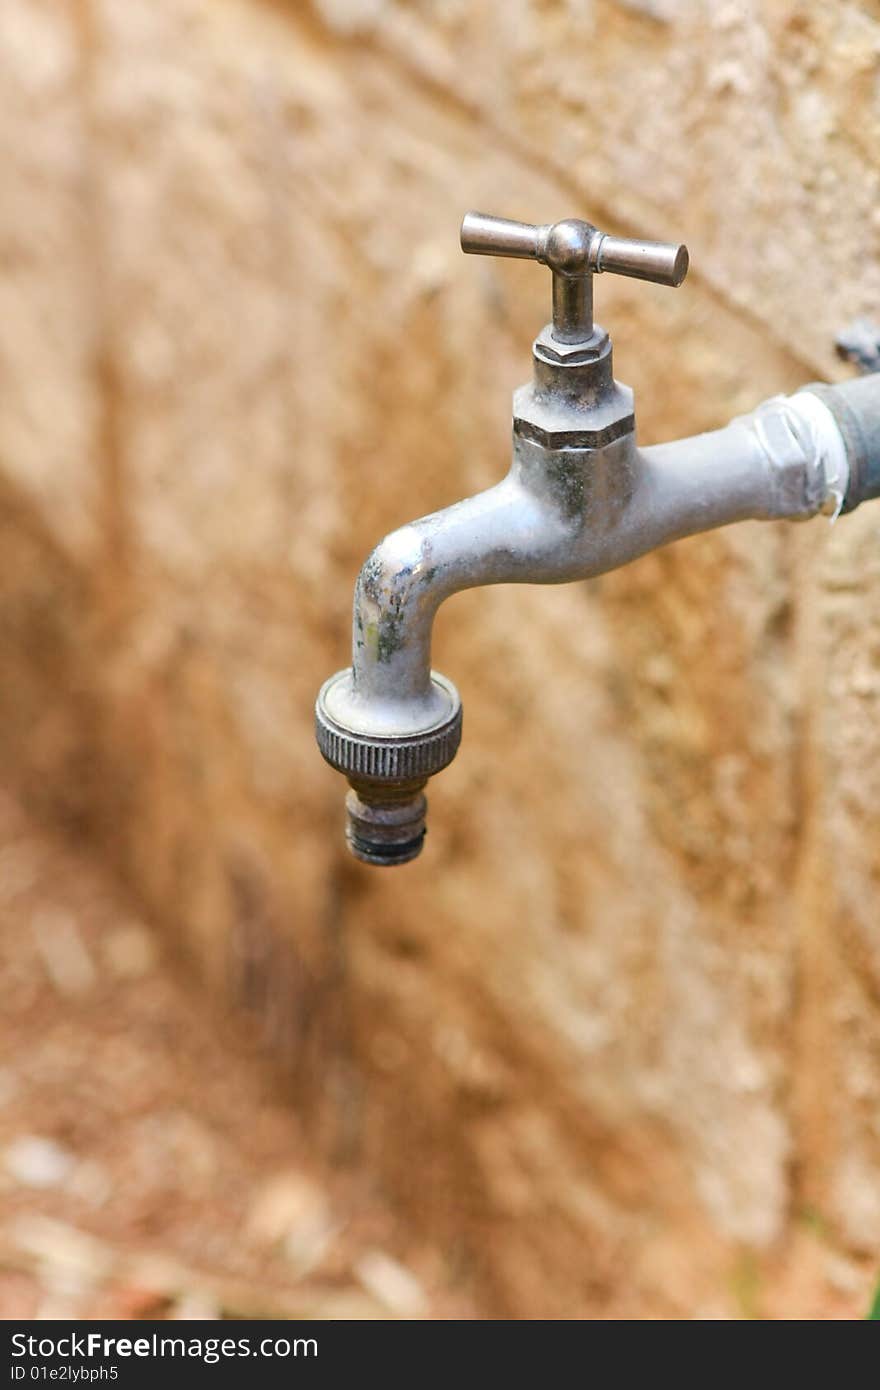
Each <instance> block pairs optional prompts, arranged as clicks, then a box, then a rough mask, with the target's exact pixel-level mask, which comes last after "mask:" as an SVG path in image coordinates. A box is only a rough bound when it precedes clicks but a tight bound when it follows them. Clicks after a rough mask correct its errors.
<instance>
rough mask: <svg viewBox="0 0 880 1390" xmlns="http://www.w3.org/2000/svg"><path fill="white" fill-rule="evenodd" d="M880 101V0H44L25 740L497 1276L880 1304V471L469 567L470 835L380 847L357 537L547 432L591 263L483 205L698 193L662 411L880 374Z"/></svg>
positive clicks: (138, 884) (434, 501) (17, 564)
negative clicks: (329, 700)
mask: <svg viewBox="0 0 880 1390" xmlns="http://www.w3.org/2000/svg"><path fill="white" fill-rule="evenodd" d="M878 151H880V7H878V6H877V5H876V4H873V3H867V0H865V3H861V4H856V3H838V4H835V5H828V4H825V3H823V0H800V3H798V2H796V0H763V3H762V2H761V0H742V3H723V2H722V0H702V2H701V3H686V2H685V0H567V2H566V0H543V3H540V2H539V0H504V3H502V0H448V3H445V4H442V5H441V4H436V3H430V0H411V2H410V3H404V2H403V0H398V2H397V3H395V2H394V0H314V2H313V3H311V4H308V3H296V2H295V0H274V3H271V2H270V0H163V3H162V4H160V5H157V4H155V3H150V0H3V4H2V7H0V168H2V170H3V197H2V200H0V383H2V390H0V537H2V544H0V554H2V565H0V757H2V764H3V766H4V768H5V770H6V775H7V779H11V780H12V781H13V782H14V783H15V785H17V786H18V788H19V789H21V791H22V792H23V794H24V795H25V796H26V798H27V799H28V801H29V803H30V805H31V806H32V807H33V808H35V809H36V811H37V812H38V813H39V814H41V815H44V816H45V817H47V818H49V819H51V820H53V821H61V823H63V824H64V825H66V826H67V827H68V828H69V829H71V830H72V831H75V832H76V833H77V834H79V835H81V836H83V837H85V838H86V839H87V841H88V842H89V843H91V844H92V845H93V846H95V847H96V849H97V851H98V852H99V853H100V854H101V855H102V856H103V857H105V858H106V859H108V860H109V861H110V862H111V863H112V864H113V865H114V867H115V868H116V870H118V872H119V873H120V874H121V875H122V876H123V878H124V880H125V881H126V882H127V884H128V885H129V891H131V892H132V893H133V894H134V895H136V896H137V898H138V899H139V900H140V902H141V903H142V905H143V906H144V909H145V911H147V913H148V914H149V915H150V917H151V918H152V920H153V921H154V922H155V923H156V924H157V926H159V925H161V926H162V927H164V929H165V930H166V932H167V933H168V936H169V938H170V939H172V940H174V941H175V942H177V943H179V945H180V948H181V953H182V955H184V956H185V957H187V958H188V961H189V966H190V970H191V977H192V978H195V979H197V980H198V981H199V982H200V984H201V986H202V987H203V988H204V989H205V990H206V991H209V992H211V993H213V994H215V995H220V994H222V993H226V992H228V993H229V995H230V996H231V997H232V998H234V999H235V1000H237V1001H238V1002H239V1003H241V1005H242V1006H243V1007H244V1009H245V1010H246V1011H249V1012H250V1013H251V1014H252V1015H253V1017H254V1018H255V1020H257V1022H258V1026H259V1028H260V1030H261V1031H262V1034H263V1036H264V1040H265V1043H266V1048H267V1053H271V1054H273V1055H274V1057H275V1058H276V1060H277V1061H278V1062H280V1063H281V1065H282V1066H283V1068H284V1073H285V1076H286V1078H287V1080H286V1082H285V1084H286V1085H287V1086H288V1088H289V1091H290V1095H291V1099H292V1101H294V1102H295V1103H296V1104H297V1105H301V1106H304V1107H305V1109H306V1112H307V1113H308V1114H309V1115H310V1116H311V1119H310V1122H309V1123H310V1131H309V1132H310V1134H311V1136H312V1142H313V1144H314V1147H315V1150H316V1152H318V1153H320V1154H321V1155H322V1156H323V1157H324V1159H325V1161H326V1162H328V1163H333V1164H351V1165H355V1166H360V1167H362V1168H363V1169H364V1170H366V1171H367V1172H369V1173H371V1174H373V1175H374V1177H375V1180H376V1182H377V1183H379V1184H381V1186H382V1188H383V1190H384V1191H385V1192H386V1193H387V1194H390V1199H391V1200H392V1201H393V1203H394V1204H395V1205H396V1207H397V1208H398V1210H399V1211H400V1213H401V1214H402V1217H403V1219H405V1220H406V1221H407V1222H408V1223H409V1224H410V1226H411V1228H412V1229H413V1231H415V1232H418V1233H419V1234H420V1236H423V1237H424V1239H426V1240H430V1241H433V1242H435V1243H436V1244H437V1246H438V1248H440V1249H442V1250H445V1251H446V1252H447V1256H448V1260H449V1262H450V1268H452V1267H453V1266H455V1264H456V1262H459V1264H462V1265H463V1266H466V1267H467V1269H468V1270H469V1271H471V1272H472V1274H473V1277H474V1278H475V1280H476V1284H477V1287H479V1289H480V1290H481V1297H482V1299H483V1307H484V1308H485V1309H486V1310H487V1311H490V1312H501V1313H512V1314H514V1315H517V1316H546V1315H549V1316H583V1315H601V1314H602V1313H603V1311H607V1310H609V1309H613V1310H614V1311H623V1312H629V1313H630V1314H631V1315H640V1314H642V1313H645V1312H648V1313H653V1314H659V1315H661V1316H675V1315H678V1314H682V1313H684V1314H694V1313H696V1314H698V1315H704V1316H714V1315H726V1314H727V1313H730V1312H733V1313H734V1314H735V1313H737V1312H738V1311H739V1312H741V1311H743V1309H744V1308H745V1311H754V1310H755V1308H757V1310H758V1311H761V1312H767V1313H769V1314H771V1315H773V1314H779V1315H782V1316H785V1315H788V1316H797V1315H799V1314H801V1313H804V1312H805V1311H809V1310H814V1309H815V1308H819V1309H820V1310H821V1309H822V1308H826V1307H828V1306H831V1304H833V1303H834V1300H835V1299H836V1300H838V1302H840V1301H841V1300H842V1303H843V1306H844V1308H847V1309H849V1310H850V1311H853V1312H857V1311H859V1310H860V1305H861V1301H863V1295H864V1288H865V1285H864V1281H863V1275H862V1271H863V1269H865V1268H867V1267H869V1266H870V1263H871V1260H872V1257H873V1256H875V1255H876V1253H877V1251H878V1247H880V944H878V943H880V932H878V926H880V911H878V904H880V884H878V877H880V722H878V718H877V704H878V696H880V618H878V615H880V508H876V509H875V508H873V507H871V506H866V507H864V508H862V510H861V511H859V512H858V513H857V514H856V515H855V516H854V517H852V518H847V519H845V520H843V521H842V522H841V523H840V524H839V525H837V526H836V527H834V528H830V527H829V526H828V524H827V522H825V521H816V522H813V523H811V524H809V525H806V526H803V527H794V526H785V525H780V526H778V527H777V526H771V525H759V524H753V525H747V526H740V527H736V528H733V529H731V530H729V531H726V532H724V533H719V534H716V535H712V536H709V537H702V538H698V539H696V540H693V541H690V542H687V543H682V544H679V545H677V546H675V547H673V548H670V549H668V550H666V551H663V552H660V553H658V554H656V555H653V556H649V557H647V558H645V559H643V560H642V561H640V562H638V563H637V564H635V565H633V566H631V567H630V568H628V569H626V570H624V571H621V572H620V573H617V574H614V575H611V576H608V577H606V578H604V579H602V580H601V581H598V582H594V583H592V584H590V585H574V586H569V587H565V588H560V589H544V590H542V589H534V590H530V589H527V588H500V589H496V590H486V591H482V592H479V591H478V592H474V593H469V594H466V595H462V596H459V597H457V598H456V599H455V600H453V601H452V602H451V603H450V604H449V605H448V606H447V607H446V608H445V609H444V610H443V612H442V614H441V616H440V619H439V621H438V624H437V636H436V650H435V659H436V662H437V665H438V666H439V667H440V669H442V670H444V671H446V672H448V673H449V674H450V675H451V676H452V677H453V678H454V679H455V680H456V682H457V683H458V684H459V686H460V689H461V691H462V694H463V698H464V701H465V706H466V709H467V728H466V736H465V742H464V745H463V748H462V752H461V754H460V756H459V759H458V760H457V762H456V763H455V764H454V765H453V767H452V768H451V769H450V770H449V772H447V773H446V774H444V775H443V777H442V778H441V779H439V780H438V781H437V783H436V784H435V787H434V792H433V796H432V811H431V834H430V839H429V843H428V848H427V851H426V853H425V854H424V856H423V857H422V859H421V860H420V861H418V862H417V863H416V864H414V865H413V866H411V867H408V868H407V869H405V870H400V871H397V872H395V873H389V874H387V875H385V874H382V873H377V872H375V871H370V870H368V869H365V868H361V867H360V866H356V865H354V864H353V863H351V862H349V861H348V860H347V859H346V857H345V854H344V849H343V846H342V840H341V833H340V817H341V792H342V787H341V782H340V779H338V778H336V777H335V776H334V775H333V774H331V773H330V772H329V770H327V769H325V768H324V767H323V765H322V764H321V763H320V760H319V759H318V757H317V754H316V752H315V749H314V746H313V741H312V731H311V706H312V701H313V698H314V694H315V690H316V688H317V685H318V683H319V682H320V680H321V679H322V678H323V677H324V676H325V675H326V674H328V673H329V672H330V671H331V670H333V669H335V668H336V667H338V666H340V665H343V664H345V661H346V654H347V645H348V638H349V621H350V616H349V606H350V594H351V585H352V581H353V578H354V575H355V573H356V571H357V568H358V566H359V564H360V562H361V560H362V558H363V556H364V554H365V553H366V551H367V549H368V548H369V546H370V545H371V544H372V543H373V542H374V541H375V540H376V539H377V538H378V537H379V536H380V535H381V534H382V533H383V532H384V531H386V530H388V529H391V528H392V527H394V526H395V525H398V524H400V523H402V522H403V521H405V520H408V519H410V518H411V517H413V516H416V515H418V514H420V513H422V512H425V511H429V510H432V509H434V508H435V507H439V506H443V505H445V504H446V503H448V502H451V501H453V500H455V499H456V498H458V497H460V496H462V495H464V494H466V493H468V492H472V491H475V490H477V489H478V488H480V487H483V486H486V485H488V484H489V483H491V482H492V481H493V480H495V479H496V478H497V477H498V476H499V475H500V473H501V472H502V471H503V469H504V468H505V467H506V459H507V454H508V447H509V446H508V432H509V397H510V393H511V390H512V389H513V388H514V387H515V386H516V385H517V384H519V382H520V381H522V380H524V379H525V378H526V376H527V374H528V371H529V355H528V348H529V343H530V340H531V337H532V336H533V334H534V332H535V331H536V330H537V328H538V327H539V326H540V324H541V323H542V322H543V319H544V318H545V317H546V313H547V303H548V293H549V287H548V284H547V277H546V274H545V273H544V272H543V271H539V270H536V269H535V268H534V267H532V266H525V265H518V264H515V263H510V262H488V261H476V260H467V261H465V260H463V259H462V258H461V256H460V253H459V251H458V249H457V227H458V221H459V218H460V216H461V213H462V212H463V210H464V209H465V208H467V207H469V206H476V207H481V208H484V209H486V210H488V211H494V212H499V213H502V214H506V215H509V216H521V217H524V218H528V219H530V220H537V221H547V220H552V219H554V218H556V217H561V216H565V215H571V214H581V215H587V216H591V217H592V218H594V219H595V220H596V221H597V222H599V223H600V224H601V225H603V226H606V227H608V228H610V229H613V230H617V231H621V232H624V233H631V234H643V235H647V236H652V235H654V236H660V237H667V236H668V237H670V238H679V237H681V238H682V239H685V240H687V242H688V244H689V246H690V249H691V257H692V265H693V270H692V274H691V276H690V278H689V279H688V281H687V283H686V285H685V287H684V288H683V289H682V290H681V291H679V292H678V293H672V292H670V291H667V290H663V289H658V288H656V287H653V286H643V285H633V284H626V283H624V282H609V281H605V280H603V281H600V282H599V285H598V290H597V298H598V312H599V317H600V319H601V321H602V322H603V323H605V324H606V326H608V327H610V328H611V329H612V331H613V333H614V335H615V341H616V354H615V361H616V369H617V373H618V375H619V376H620V377H621V378H622V379H623V380H625V381H627V382H628V383H630V384H631V385H632V386H634V387H635V389H636V392H637V408H638V418H639V427H640V433H641V438H642V439H644V440H645V441H647V442H651V441H654V440H659V439H665V438H674V437H676V435H679V434H687V433H693V432H696V431H697V430H699V429H701V428H708V427H712V426H714V425H717V424H721V423H723V422H725V421H726V420H727V419H728V418H729V417H730V415H731V414H732V413H735V412H736V411H737V410H741V409H747V408H750V407H751V406H752V405H754V404H755V403H756V402H757V401H759V400H760V399H763V398H764V397H766V396H768V395H772V394H774V393H776V392H778V391H785V390H790V389H793V388H794V387H796V386H797V385H799V384H800V383H802V382H804V381H806V380H810V379H816V378H817V377H833V376H835V375H839V374H840V371H841V369H840V367H839V365H836V364H835V362H834V359H833V354H832V351H831V345H832V342H833V338H834V335H835V333H836V331H837V330H838V328H839V327H840V326H841V325H842V324H843V323H845V322H846V321H847V320H848V319H850V318H852V317H853V316H854V315H855V314H857V313H860V312H873V313H875V314H877V312H878V298H880V205H878V196H877V195H878V185H880V153H878ZM539 755H540V757H539ZM538 767H540V768H541V770H542V772H541V776H540V778H538V777H537V776H536V770H537V769H538ZM267 1065H268V1063H267ZM863 1261H864V1265H863V1263H862V1262H863ZM823 1300H825V1302H824V1303H823Z"/></svg>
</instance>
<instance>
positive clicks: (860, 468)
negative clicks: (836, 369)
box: [806, 372, 880, 512]
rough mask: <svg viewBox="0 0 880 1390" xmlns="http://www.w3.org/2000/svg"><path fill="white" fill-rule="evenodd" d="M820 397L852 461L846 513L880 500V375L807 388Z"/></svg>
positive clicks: (816, 384) (879, 373) (812, 385)
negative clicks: (871, 500)
mask: <svg viewBox="0 0 880 1390" xmlns="http://www.w3.org/2000/svg"><path fill="white" fill-rule="evenodd" d="M806 389H807V390H809V391H811V392H812V393H813V395H815V396H818V397H819V399H820V400H821V401H822V402H823V404H824V405H826V406H827V407H828V409H829V410H830V411H831V413H832V415H833V416H834V418H835V420H836V421H837V425H838V428H839V430H840V433H841V434H842V436H843V441H844V444H845V445H846V453H847V458H848V460H849V486H848V488H847V490H846V497H845V498H844V501H843V508H842V510H843V511H844V512H852V511H855V509H856V507H857V506H858V505H859V503H860V502H867V501H868V500H869V499H870V498H872V497H880V372H873V373H869V374H868V375H867V376H860V377H854V378H853V380H852V381H841V382H838V383H837V385H836V386H826V385H824V383H820V382H817V383H815V384H811V385H810V386H808V387H807V388H806Z"/></svg>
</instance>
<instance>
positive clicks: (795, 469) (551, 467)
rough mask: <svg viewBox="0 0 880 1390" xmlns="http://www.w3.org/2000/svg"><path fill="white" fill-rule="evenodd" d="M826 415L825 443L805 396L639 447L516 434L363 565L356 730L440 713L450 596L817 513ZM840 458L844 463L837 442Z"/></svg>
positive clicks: (820, 410)
mask: <svg viewBox="0 0 880 1390" xmlns="http://www.w3.org/2000/svg"><path fill="white" fill-rule="evenodd" d="M823 416H824V417H826V419H825V422H824V423H825V427H826V431H827V432H829V438H830V437H831V435H830V431H833V430H834V429H835V426H834V422H833V419H832V417H831V415H830V413H829V412H828V411H827V410H826V408H825V407H824V406H823V405H822V404H821V402H819V401H818V399H817V398H816V397H815V396H810V397H809V398H808V400H807V403H806V405H805V404H804V403H803V400H802V398H800V397H795V398H792V400H791V401H788V400H784V399H782V398H780V400H778V401H775V402H771V403H769V404H768V405H766V406H764V407H761V408H760V409H759V410H758V411H756V412H754V413H753V414H752V415H749V416H745V417H743V418H741V419H737V420H734V421H733V422H732V423H731V424H729V425H727V426H726V427H725V428H724V429H720V430H715V431H713V432H712V433H709V434H703V435H696V436H694V437H693V438H690V439H683V440H678V441H676V442H675V443H671V444H660V445H655V446H653V447H651V448H647V449H643V450H639V449H637V448H636V447H635V442H634V436H633V435H632V434H630V435H628V436H626V437H625V438H623V439H621V440H618V441H616V442H615V443H613V444H611V445H609V446H607V447H606V448H604V449H595V450H594V449H584V450H573V449H565V450H555V451H554V450H548V449H545V448H543V447H542V446H540V445H538V444H535V443H533V442H532V441H530V440H528V439H517V440H516V441H515V449H514V458H513V465H512V467H511V470H510V473H509V474H508V475H507V477H506V478H505V479H504V480H503V481H502V482H500V483H498V484H497V485H496V486H495V487H493V488H490V489H489V490H488V491H486V492H481V493H478V494H477V495H476V496H475V497H470V498H467V499H466V500H465V501H463V502H457V503H455V505H454V506H451V507H447V508H446V509H445V510H443V511H439V512H433V513H432V514H431V515H430V516H426V517H422V518H421V519H420V520H418V521H413V522H411V523H410V524H409V525H407V526H404V527H401V529H400V530H398V531H393V532H392V533H391V534H390V535H388V536H386V537H385V539H384V540H383V541H381V542H380V544H379V545H378V546H377V547H376V549H375V550H374V551H373V552H372V554H371V555H370V556H369V558H368V559H367V561H366V563H365V564H364V567H363V569H362V570H361V573H360V576H359V578H358V581H357V586H356V589H355V598H354V622H353V653H352V669H353V676H352V687H353V688H352V691H351V697H350V698H351V708H352V709H356V710H357V712H358V716H359V726H360V727H361V729H362V730H363V731H364V732H368V731H369V732H372V733H374V734H377V735H384V736H393V735H402V734H405V733H407V732H410V731H414V730H417V729H419V728H426V727H428V726H429V725H430V724H431V722H432V721H433V720H434V718H435V717H439V715H440V714H441V712H442V698H441V697H440V695H439V694H438V692H437V690H436V688H435V687H434V686H433V684H432V681H431V630H432V626H433V622H434V616H435V614H436V612H437V609H438V608H439V606H440V604H441V603H442V602H443V601H444V599H447V598H449V597H450V595H452V594H454V593H458V592H460V591H461V590H463V589H471V588H475V587H477V586H479V585H484V584H510V583H527V584H559V583H566V582H569V581H571V580H575V579H589V578H593V577H594V576H596V575H599V574H603V573H605V572H607V571H608V570H612V569H617V568H618V567H619V566H620V565H624V564H627V563H628V562H629V561H630V560H634V559H636V558H637V557H638V556H640V555H644V554H646V553H647V552H648V551H650V550H654V549H656V548H657V547H658V546H660V545H665V544H666V543H667V542H669V541H673V540H678V539H680V538H682V537H684V536H688V535H692V534H694V533H695V532H699V531H706V530H710V529H711V528H713V527H717V526H724V525H726V524H728V523H729V522H733V521H742V520H746V519H749V518H761V517H783V516H788V517H807V516H812V515H813V514H814V513H815V512H817V511H818V510H820V508H821V507H822V506H823V505H824V504H825V501H826V498H827V497H828V495H829V487H830V485H831V483H832V482H833V481H834V480H833V479H831V480H829V477H828V476H827V473H828V472H829V471H832V468H831V465H829V467H828V468H826V464H825V462H824V461H823V452H822V447H821V446H817V445H816V443H815V440H814V438H813V436H814V435H815V432H816V430H817V429H818V428H820V427H821V425H822V423H823V422H822V417H823ZM811 431H812V433H811ZM832 442H833V439H832ZM825 452H826V453H827V449H826V451H825ZM838 455H842V456H843V457H844V458H845V454H844V451H843V450H842V448H839V449H838ZM840 467H841V460H840V457H838V458H837V459H836V462H835V463H834V465H833V468H834V469H839V468H840ZM841 486H843V484H842V483H840V482H839V483H838V487H841Z"/></svg>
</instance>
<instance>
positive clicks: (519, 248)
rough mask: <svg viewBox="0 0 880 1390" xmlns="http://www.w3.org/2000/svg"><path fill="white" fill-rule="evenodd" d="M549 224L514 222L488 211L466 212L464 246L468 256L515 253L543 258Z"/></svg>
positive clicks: (515, 254)
mask: <svg viewBox="0 0 880 1390" xmlns="http://www.w3.org/2000/svg"><path fill="white" fill-rule="evenodd" d="M549 231H550V228H549V226H547V227H535V226H533V225H532V223H531V222H511V220H510V219H509V218H507V217H492V216H491V215H490V214H489V213H487V212H466V213H465V215H464V219H463V221H462V224H461V249H462V251H464V253H465V254H466V255H468V256H515V257H517V258H518V259H520V260H524V261H540V260H543V256H542V254H541V252H542V250H543V248H544V246H545V244H546V241H547V233H548V232H549Z"/></svg>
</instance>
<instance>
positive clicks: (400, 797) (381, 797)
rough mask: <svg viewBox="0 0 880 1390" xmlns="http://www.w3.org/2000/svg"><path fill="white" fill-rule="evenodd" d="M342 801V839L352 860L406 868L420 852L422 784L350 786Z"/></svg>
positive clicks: (424, 799)
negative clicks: (345, 821)
mask: <svg viewBox="0 0 880 1390" xmlns="http://www.w3.org/2000/svg"><path fill="white" fill-rule="evenodd" d="M350 785H351V791H350V792H348V794H347V795H346V798H345V810H346V817H347V824H346V827H345V838H346V840H347V841H348V847H349V849H350V850H351V852H352V854H353V855H354V857H355V859H360V860H361V861H362V862H363V863H365V864H378V865H383V864H384V865H388V866H389V867H390V866H393V865H395V864H406V863H408V862H409V860H410V859H415V858H416V857H417V856H418V855H419V854H421V852H422V845H423V843H424V839H425V835H426V834H427V830H426V827H425V816H426V815H427V811H428V800H427V797H425V796H424V794H423V793H422V787H424V785H425V783H424V781H421V782H403V783H401V784H400V785H398V786H394V785H389V784H388V783H387V782H386V783H381V782H372V783H371V782H360V781H358V782H355V781H352V782H351V784H350Z"/></svg>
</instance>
